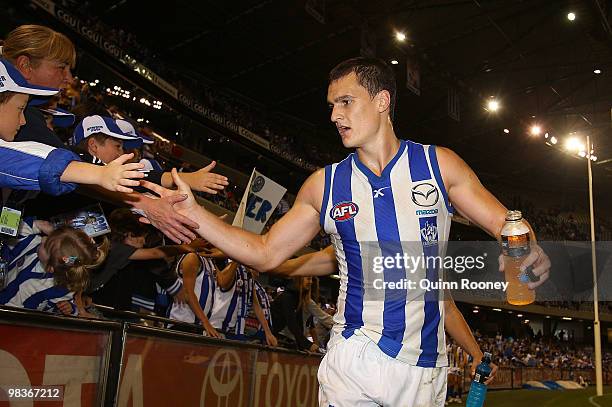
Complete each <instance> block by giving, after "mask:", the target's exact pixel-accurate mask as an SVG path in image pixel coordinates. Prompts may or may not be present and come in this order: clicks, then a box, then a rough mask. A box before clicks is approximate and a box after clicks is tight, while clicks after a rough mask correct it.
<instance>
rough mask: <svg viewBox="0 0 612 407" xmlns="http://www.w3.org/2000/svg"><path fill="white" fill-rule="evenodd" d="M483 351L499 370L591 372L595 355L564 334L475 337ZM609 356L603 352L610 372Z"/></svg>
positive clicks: (590, 349)
mask: <svg viewBox="0 0 612 407" xmlns="http://www.w3.org/2000/svg"><path fill="white" fill-rule="evenodd" d="M475 336H476V340H477V341H478V343H479V344H480V346H481V348H482V349H485V350H487V351H489V352H491V353H492V355H493V356H492V360H493V361H494V362H495V363H496V364H497V365H498V366H502V367H536V368H551V369H566V370H568V369H592V368H593V367H594V360H595V358H594V352H593V347H592V345H588V346H585V345H580V344H577V343H575V341H574V339H573V338H571V335H570V334H569V333H568V332H567V331H565V330H563V331H559V332H558V333H557V336H549V337H544V336H542V334H541V332H538V334H536V335H532V336H527V337H523V338H512V337H505V338H504V337H503V336H502V335H501V334H500V333H497V335H496V336H484V335H480V334H479V333H478V332H477V333H476V335H475ZM610 362H612V354H611V353H609V352H605V353H604V355H603V366H604V368H605V369H610Z"/></svg>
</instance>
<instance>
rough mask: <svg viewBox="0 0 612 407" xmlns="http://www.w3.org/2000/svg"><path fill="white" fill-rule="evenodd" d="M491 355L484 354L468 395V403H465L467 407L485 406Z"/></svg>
mask: <svg viewBox="0 0 612 407" xmlns="http://www.w3.org/2000/svg"><path fill="white" fill-rule="evenodd" d="M490 363H491V354H490V353H489V352H485V353H484V357H483V358H482V362H480V364H479V365H478V366H476V374H475V375H474V380H472V385H471V386H470V393H469V394H468V398H467V401H466V402H465V406H466V407H482V406H483V405H484V401H485V397H486V396H487V385H486V384H484V382H485V381H486V380H487V379H488V378H489V375H490V374H491V366H489V364H490Z"/></svg>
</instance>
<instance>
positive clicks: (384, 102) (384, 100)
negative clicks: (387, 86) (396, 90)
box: [376, 90, 391, 113]
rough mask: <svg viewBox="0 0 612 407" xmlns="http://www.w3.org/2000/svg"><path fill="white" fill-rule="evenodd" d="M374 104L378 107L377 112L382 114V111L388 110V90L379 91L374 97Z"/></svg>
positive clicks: (389, 102) (389, 99)
mask: <svg viewBox="0 0 612 407" xmlns="http://www.w3.org/2000/svg"><path fill="white" fill-rule="evenodd" d="M376 103H377V107H378V112H379V113H383V112H384V111H386V110H388V109H389V106H390V105H391V94H390V93H389V91H388V90H381V91H380V92H378V94H377V95H376Z"/></svg>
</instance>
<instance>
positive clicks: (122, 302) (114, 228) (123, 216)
mask: <svg viewBox="0 0 612 407" xmlns="http://www.w3.org/2000/svg"><path fill="white" fill-rule="evenodd" d="M108 221H109V224H110V227H111V246H110V251H109V256H108V259H107V261H106V262H105V263H104V264H103V265H102V267H101V269H100V271H99V272H97V273H95V274H94V275H93V276H92V283H91V285H90V293H91V294H92V297H93V299H94V302H95V303H96V304H102V305H107V306H110V307H113V308H116V309H119V310H124V311H130V310H131V309H132V302H133V299H132V297H133V295H134V291H135V287H136V286H138V285H140V284H142V283H143V281H141V279H140V275H141V273H142V271H143V270H142V269H141V268H140V267H139V265H138V264H137V261H141V260H156V259H165V258H167V257H174V256H177V255H179V254H183V253H191V252H194V251H197V250H198V248H200V247H201V246H202V241H201V240H194V241H193V242H192V243H190V244H183V245H168V246H158V247H153V248H147V249H145V248H144V244H145V239H146V236H147V229H146V227H145V225H144V224H142V223H140V222H139V221H138V215H135V214H134V213H132V212H131V211H130V210H129V209H127V208H121V209H116V210H115V211H113V212H112V213H111V215H110V217H109V219H108ZM147 291H149V292H150V290H147ZM177 292H178V291H177ZM152 296H154V294H152Z"/></svg>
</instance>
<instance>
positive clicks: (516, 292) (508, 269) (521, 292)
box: [501, 211, 535, 305]
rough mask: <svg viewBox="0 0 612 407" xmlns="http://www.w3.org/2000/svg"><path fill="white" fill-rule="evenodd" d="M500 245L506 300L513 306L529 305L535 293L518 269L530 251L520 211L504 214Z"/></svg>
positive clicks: (526, 278)
mask: <svg viewBox="0 0 612 407" xmlns="http://www.w3.org/2000/svg"><path fill="white" fill-rule="evenodd" d="M501 244H502V253H503V255H504V273H505V274H506V281H507V282H508V289H507V290H506V299H507V301H508V303H510V304H513V305H527V304H531V303H532V302H534V301H535V291H533V290H530V289H529V286H528V285H527V283H529V281H530V280H529V277H528V275H527V274H526V273H525V272H521V270H520V268H519V267H520V266H521V264H522V263H523V261H524V260H525V258H526V257H527V256H528V255H529V252H530V250H531V249H530V243H529V228H528V227H527V224H526V223H525V222H523V214H522V213H521V212H520V211H508V213H507V214H506V223H504V226H503V228H502V230H501Z"/></svg>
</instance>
